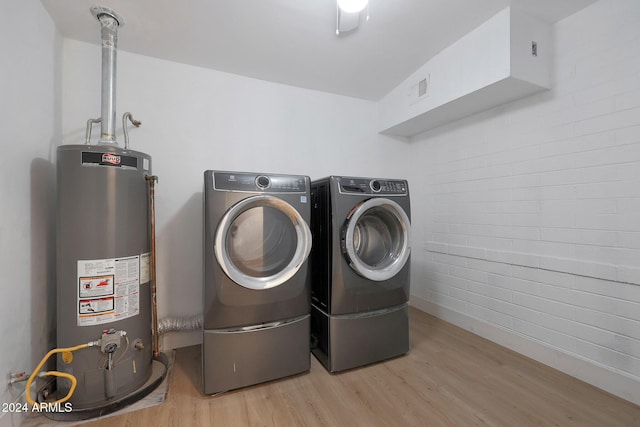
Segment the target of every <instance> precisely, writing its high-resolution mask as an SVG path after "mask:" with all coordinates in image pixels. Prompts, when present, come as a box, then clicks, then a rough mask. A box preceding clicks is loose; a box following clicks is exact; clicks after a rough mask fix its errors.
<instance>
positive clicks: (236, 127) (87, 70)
mask: <svg viewBox="0 0 640 427" xmlns="http://www.w3.org/2000/svg"><path fill="white" fill-rule="evenodd" d="M96 37H99V34H98V29H96ZM119 37H120V38H121V39H122V38H124V37H127V34H126V27H124V28H123V29H122V30H121V31H120V33H119ZM63 50H64V61H63V88H64V101H63V105H64V109H63V111H64V115H63V120H62V123H63V132H64V141H63V142H64V143H65V144H70V143H73V144H78V143H83V142H84V140H83V138H84V131H85V123H86V120H87V119H88V118H89V117H99V116H100V48H99V47H98V46H95V45H90V44H86V43H80V42H76V41H71V40H65V41H64V49H63ZM117 78H118V90H117V115H118V117H121V115H122V114H123V113H124V112H125V111H131V112H132V113H133V115H134V117H135V118H138V119H139V120H141V121H142V122H143V125H142V127H140V128H139V129H132V130H131V131H130V140H131V148H133V149H136V150H140V151H143V152H146V153H149V154H150V155H151V156H152V158H153V172H154V174H156V175H158V177H159V183H158V185H157V187H156V197H157V206H156V210H157V245H158V258H157V259H158V288H159V290H158V304H159V317H160V318H163V317H166V316H181V315H192V314H197V313H200V312H201V311H202V307H201V305H202V299H201V294H202V237H201V234H202V187H203V172H204V171H205V170H206V169H221V170H239V171H259V172H263V171H264V172H276V173H291V174H305V175H309V176H311V178H312V179H313V178H320V177H322V176H326V175H330V174H344V175H363V176H383V177H387V176H388V177H404V174H405V173H406V171H405V165H406V158H407V152H406V150H407V149H408V146H407V144H406V142H405V141H400V140H397V139H393V138H390V137H385V136H381V135H378V134H377V131H376V114H377V110H376V104H375V103H373V102H369V101H362V100H357V99H353V98H347V97H341V96H337V95H332V94H326V93H321V92H316V91H310V90H305V89H299V88H294V87H290V86H284V85H278V84H273V83H267V82H264V81H260V80H255V79H249V78H245V77H240V76H236V75H231V74H225V73H221V72H216V71H212V70H207V69H203V68H196V67H192V66H187V65H183V64H178V63H174V62H168V61H162V60H158V59H153V58H149V57H145V56H140V55H134V54H130V53H127V52H123V51H121V52H119V55H118V71H117ZM118 123H120V121H118ZM118 127H119V126H118ZM98 132H99V131H98V127H96V130H95V131H94V135H96V134H97V133H98ZM94 141H95V140H94ZM119 141H120V142H121V143H123V139H122V138H121V137H119ZM199 341H200V336H199V334H191V335H185V334H181V335H179V336H178V335H176V334H172V335H171V337H170V340H169V341H168V342H167V341H165V343H164V344H165V347H173V346H180V345H187V344H193V343H197V342H199Z"/></svg>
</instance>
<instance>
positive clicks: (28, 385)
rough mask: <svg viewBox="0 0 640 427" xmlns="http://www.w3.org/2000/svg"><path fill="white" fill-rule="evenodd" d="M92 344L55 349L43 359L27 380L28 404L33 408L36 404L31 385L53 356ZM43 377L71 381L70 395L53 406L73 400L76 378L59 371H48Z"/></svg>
mask: <svg viewBox="0 0 640 427" xmlns="http://www.w3.org/2000/svg"><path fill="white" fill-rule="evenodd" d="M91 344H93V343H87V344H80V345H77V346H75V347H67V348H54V349H53V350H51V351H50V352H49V353H47V355H46V356H44V357H43V358H42V360H41V361H40V363H38V366H36V369H34V370H33V372H32V373H31V376H30V377H29V379H28V380H27V385H26V393H25V395H26V398H27V402H28V403H29V405H31V406H33V405H35V404H36V402H35V400H33V398H32V397H31V383H32V382H33V380H34V378H35V377H36V375H38V374H39V373H40V369H42V366H43V365H44V364H45V362H46V361H47V360H48V359H49V358H50V357H51V356H52V355H54V354H56V353H64V352H66V351H68V352H72V351H76V350H80V349H81V348H87V347H89V346H90V345H91ZM43 375H44V376H54V377H62V378H67V379H68V380H69V381H71V388H70V389H69V393H67V395H66V396H65V397H63V398H62V399H58V400H56V401H55V402H51V403H52V404H54V405H55V404H56V403H64V402H66V401H67V400H69V399H71V395H72V394H73V392H74V391H75V390H76V384H77V383H78V381H77V380H76V377H74V376H73V375H71V374H67V373H66V372H58V371H47V372H44V373H43Z"/></svg>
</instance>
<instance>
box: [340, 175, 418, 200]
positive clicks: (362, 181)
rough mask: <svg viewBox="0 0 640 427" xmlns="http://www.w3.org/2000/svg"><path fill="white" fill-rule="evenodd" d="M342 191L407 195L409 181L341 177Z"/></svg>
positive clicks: (347, 192)
mask: <svg viewBox="0 0 640 427" xmlns="http://www.w3.org/2000/svg"><path fill="white" fill-rule="evenodd" d="M339 184H340V193H343V194H380V195H383V194H384V195H397V196H399V195H406V194H407V192H408V190H407V187H408V186H407V181H405V180H402V179H400V180H398V179H395V180H392V179H375V178H373V179H372V178H346V177H342V178H340V182H339Z"/></svg>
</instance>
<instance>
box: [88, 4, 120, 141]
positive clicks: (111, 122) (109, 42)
mask: <svg viewBox="0 0 640 427" xmlns="http://www.w3.org/2000/svg"><path fill="white" fill-rule="evenodd" d="M91 13H92V14H93V16H95V17H96V18H97V19H98V21H100V26H101V30H100V34H101V39H102V94H101V96H102V102H101V107H100V108H101V109H100V117H101V133H100V141H99V142H98V144H99V145H103V144H107V145H118V143H117V141H116V53H117V52H116V51H117V48H118V27H123V26H124V23H125V22H124V18H123V17H122V16H120V15H119V14H118V13H117V12H115V11H113V10H111V9H108V8H106V7H103V6H93V7H92V8H91Z"/></svg>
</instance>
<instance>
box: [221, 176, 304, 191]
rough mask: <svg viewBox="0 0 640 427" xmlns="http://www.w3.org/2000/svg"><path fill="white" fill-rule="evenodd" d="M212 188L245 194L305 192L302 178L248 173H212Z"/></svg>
mask: <svg viewBox="0 0 640 427" xmlns="http://www.w3.org/2000/svg"><path fill="white" fill-rule="evenodd" d="M213 188H215V189H216V190H227V191H245V192H256V191H268V192H269V193H304V192H306V191H307V186H306V179H305V177H304V176H298V175H270V174H259V173H248V172H214V174H213Z"/></svg>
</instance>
